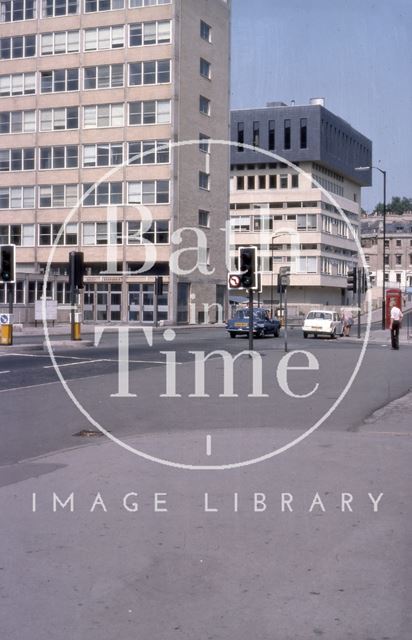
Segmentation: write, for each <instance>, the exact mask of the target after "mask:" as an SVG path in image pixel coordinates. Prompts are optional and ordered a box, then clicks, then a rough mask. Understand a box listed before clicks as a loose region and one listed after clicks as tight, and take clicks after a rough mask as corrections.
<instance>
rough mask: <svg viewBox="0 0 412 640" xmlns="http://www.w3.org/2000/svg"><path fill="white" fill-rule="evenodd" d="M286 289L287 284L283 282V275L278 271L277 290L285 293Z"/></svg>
mask: <svg viewBox="0 0 412 640" xmlns="http://www.w3.org/2000/svg"><path fill="white" fill-rule="evenodd" d="M285 290H286V286H285V285H284V284H283V276H282V274H281V273H278V286H277V291H278V293H285Z"/></svg>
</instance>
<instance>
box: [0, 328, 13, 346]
mask: <svg viewBox="0 0 412 640" xmlns="http://www.w3.org/2000/svg"><path fill="white" fill-rule="evenodd" d="M0 344H3V345H11V344H13V325H12V324H2V325H1V334H0Z"/></svg>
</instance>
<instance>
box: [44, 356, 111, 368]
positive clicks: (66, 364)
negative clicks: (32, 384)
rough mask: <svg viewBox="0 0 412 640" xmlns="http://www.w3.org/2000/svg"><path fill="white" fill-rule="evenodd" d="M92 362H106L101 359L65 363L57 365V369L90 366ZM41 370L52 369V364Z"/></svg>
mask: <svg viewBox="0 0 412 640" xmlns="http://www.w3.org/2000/svg"><path fill="white" fill-rule="evenodd" d="M93 362H106V360H102V359H101V358H100V359H99V360H83V361H81V362H65V363H64V364H59V365H58V367H59V369H62V367H77V365H79V364H92V363H93ZM43 369H54V364H46V365H45V366H44V367H43Z"/></svg>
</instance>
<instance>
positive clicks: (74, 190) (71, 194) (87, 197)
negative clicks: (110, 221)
mask: <svg viewBox="0 0 412 640" xmlns="http://www.w3.org/2000/svg"><path fill="white" fill-rule="evenodd" d="M126 184H127V198H126V202H125V203H124V204H168V203H169V201H170V183H169V180H140V181H136V182H127V183H126ZM80 192H81V197H83V198H84V199H83V203H82V206H85V207H86V206H102V205H108V204H112V205H116V204H118V205H121V204H123V182H102V183H101V184H97V185H96V184H93V183H86V184H83V185H82V188H81V190H79V185H77V184H53V185H40V186H39V187H38V206H39V207H40V208H50V207H56V208H61V207H66V208H71V207H75V206H76V205H77V204H78V201H79V193H80ZM35 206H36V187H20V186H19V187H0V209H34V208H35Z"/></svg>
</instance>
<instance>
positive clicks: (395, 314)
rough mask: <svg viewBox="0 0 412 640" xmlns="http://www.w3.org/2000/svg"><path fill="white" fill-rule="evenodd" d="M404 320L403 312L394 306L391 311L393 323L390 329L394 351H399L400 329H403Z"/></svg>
mask: <svg viewBox="0 0 412 640" xmlns="http://www.w3.org/2000/svg"><path fill="white" fill-rule="evenodd" d="M402 318H403V313H402V311H401V310H400V309H399V307H397V306H396V305H394V306H393V307H392V309H391V323H390V327H389V328H390V330H391V343H392V349H399V329H400V328H401V322H402Z"/></svg>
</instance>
